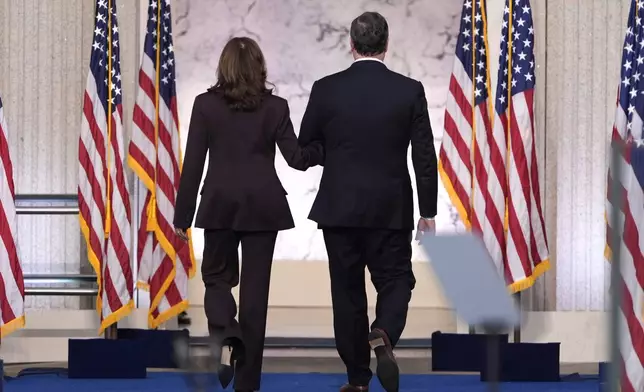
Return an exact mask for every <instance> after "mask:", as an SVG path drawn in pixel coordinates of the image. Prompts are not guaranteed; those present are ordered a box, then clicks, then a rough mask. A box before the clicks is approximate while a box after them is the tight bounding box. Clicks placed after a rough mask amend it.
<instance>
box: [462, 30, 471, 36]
mask: <svg viewBox="0 0 644 392" xmlns="http://www.w3.org/2000/svg"><path fill="white" fill-rule="evenodd" d="M463 36H465V37H469V36H470V30H469V29H465V30H463Z"/></svg>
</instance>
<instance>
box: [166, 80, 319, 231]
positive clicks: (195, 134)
mask: <svg viewBox="0 0 644 392" xmlns="http://www.w3.org/2000/svg"><path fill="white" fill-rule="evenodd" d="M276 144H277V146H278V147H279V149H280V151H281V153H282V155H283V156H284V159H285V160H286V162H287V163H288V164H289V166H291V167H292V168H294V169H298V170H306V169H307V168H309V167H311V166H315V165H319V164H321V163H322V161H323V159H324V152H323V149H322V146H321V145H320V144H318V143H314V144H311V145H309V146H307V147H305V148H301V147H300V146H299V144H298V141H297V137H296V136H295V132H294V131H293V124H292V123H291V118H290V112H289V108H288V103H287V102H286V100H284V99H282V98H280V97H278V96H275V95H271V94H267V95H266V97H265V98H264V99H263V101H262V103H261V105H260V106H259V107H258V109H256V110H255V111H252V112H243V111H233V110H231V109H230V108H229V107H228V106H227V105H226V102H225V100H224V98H223V96H222V95H221V94H220V93H219V92H216V91H213V90H210V91H208V92H206V93H203V94H201V95H199V96H197V98H196V99H195V102H194V106H193V109H192V116H191V118H190V128H189V131H188V145H187V147H186V153H185V160H184V162H183V170H182V173H181V183H180V185H179V192H178V193H177V200H176V204H175V215H174V226H175V227H177V228H182V229H187V228H188V227H190V226H191V223H192V220H193V217H194V214H195V207H196V203H197V200H196V199H197V191H198V190H199V185H200V184H201V178H202V175H203V170H204V164H205V161H206V155H208V157H209V158H208V173H207V174H206V179H205V181H204V184H203V187H202V188H201V202H200V203H199V210H198V212H197V218H196V221H195V226H196V227H199V228H204V229H233V230H238V231H277V230H286V229H290V228H292V227H294V226H295V225H294V223H293V217H292V215H291V211H290V209H289V206H288V202H287V200H286V191H285V190H284V187H283V186H282V184H281V183H280V180H279V178H278V177H277V172H276V171H275V145H276Z"/></svg>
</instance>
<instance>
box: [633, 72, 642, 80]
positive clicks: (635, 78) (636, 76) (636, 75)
mask: <svg viewBox="0 0 644 392" xmlns="http://www.w3.org/2000/svg"><path fill="white" fill-rule="evenodd" d="M640 76H642V74H641V73H639V72H636V73H635V75H633V80H634V81H636V82H639V81H640Z"/></svg>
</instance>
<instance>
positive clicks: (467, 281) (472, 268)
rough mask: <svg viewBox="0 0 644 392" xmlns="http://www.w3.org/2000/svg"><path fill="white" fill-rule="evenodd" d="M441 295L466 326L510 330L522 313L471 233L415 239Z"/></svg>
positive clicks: (422, 236) (487, 254)
mask: <svg viewBox="0 0 644 392" xmlns="http://www.w3.org/2000/svg"><path fill="white" fill-rule="evenodd" d="M418 239H419V241H420V245H421V248H422V250H423V252H425V253H426V255H427V257H428V259H429V260H430V261H431V265H432V266H433V268H434V272H435V274H436V276H437V278H438V280H439V281H440V283H441V285H442V286H443V292H444V294H445V297H446V298H447V300H448V301H449V302H451V304H452V307H453V308H454V310H455V311H456V314H457V315H458V317H459V318H460V319H461V320H462V321H464V322H466V323H467V324H469V325H477V326H496V328H513V327H516V326H519V325H520V322H521V313H520V311H519V309H518V307H517V306H516V304H515V301H514V300H513V299H512V297H511V295H510V293H509V292H508V289H507V287H506V284H505V282H504V280H503V278H502V277H501V275H500V274H499V272H498V269H497V268H496V266H495V265H494V262H493V261H492V259H491V258H490V256H489V253H488V251H487V249H486V248H485V245H484V244H483V242H482V241H481V240H480V239H479V238H478V237H476V236H475V235H473V234H470V233H466V234H452V235H421V236H419V237H418Z"/></svg>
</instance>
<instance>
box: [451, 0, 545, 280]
mask: <svg viewBox="0 0 644 392" xmlns="http://www.w3.org/2000/svg"><path fill="white" fill-rule="evenodd" d="M512 7H514V8H515V10H514V12H512V11H511V10H512ZM513 13H514V14H516V18H514V17H512V15H513ZM510 40H514V41H513V42H514V45H515V49H513V52H512V53H508V51H507V44H506V43H507V42H508V41H510ZM533 43H534V35H533V29H532V16H531V9H530V5H529V2H528V0H512V1H508V2H507V3H506V7H505V17H504V21H503V31H502V35H501V59H500V69H499V80H498V86H497V91H496V99H495V101H494V102H492V101H491V98H490V83H489V67H488V58H487V55H488V52H487V49H488V48H487V25H486V7H485V2H484V1H471V0H466V1H465V2H464V5H463V13H462V17H461V27H460V33H459V36H458V40H457V43H456V58H455V61H454V71H453V73H452V77H451V80H450V88H449V94H448V97H447V105H446V109H445V132H444V136H443V142H442V146H441V150H440V155H439V172H440V174H441V178H442V180H443V183H444V185H445V188H446V190H447V192H448V194H449V195H450V198H451V200H452V203H453V204H454V205H455V207H456V209H457V210H458V212H459V214H460V217H461V219H462V221H463V222H464V224H465V226H466V227H467V228H468V229H470V230H472V231H474V232H477V233H479V234H480V235H481V236H482V239H483V242H484V243H485V246H486V248H487V250H488V252H489V253H490V256H491V257H492V259H493V260H494V262H495V263H496V264H497V266H498V268H499V271H500V272H501V273H502V274H503V275H504V277H505V279H506V282H507V284H508V286H509V289H510V291H512V292H517V291H521V290H524V289H526V288H528V287H530V286H531V285H532V284H533V283H534V280H535V279H536V277H538V276H539V275H540V274H542V273H543V272H545V271H546V270H547V269H548V267H549V264H548V261H547V259H548V247H547V244H546V237H545V228H544V224H543V213H542V210H541V198H540V194H539V177H538V172H537V157H536V150H535V138H534V120H533V113H534V110H533V107H534V102H533V99H532V97H533V95H534V68H531V67H534V53H533V50H532V44H533ZM508 70H512V73H510V74H509V73H508ZM508 85H511V86H512V94H508V89H507V86H508ZM492 106H494V110H493V109H492ZM492 116H494V121H493V123H494V125H493V126H492V125H491V123H492V121H491V120H490V118H491V117H492ZM508 119H511V121H508Z"/></svg>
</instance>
